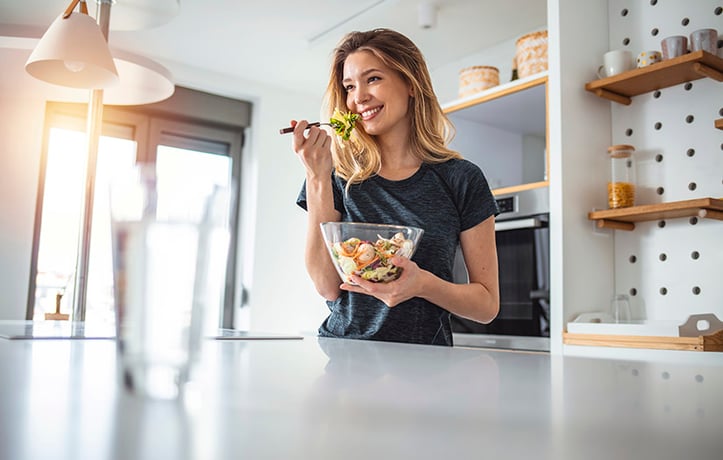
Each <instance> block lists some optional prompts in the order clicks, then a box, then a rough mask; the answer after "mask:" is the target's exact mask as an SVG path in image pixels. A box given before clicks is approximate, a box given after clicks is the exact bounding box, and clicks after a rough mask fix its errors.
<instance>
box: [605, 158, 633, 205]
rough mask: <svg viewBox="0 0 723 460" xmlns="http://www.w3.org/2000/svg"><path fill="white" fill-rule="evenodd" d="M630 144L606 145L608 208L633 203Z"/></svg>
mask: <svg viewBox="0 0 723 460" xmlns="http://www.w3.org/2000/svg"><path fill="white" fill-rule="evenodd" d="M634 151H635V147H633V146H632V145H613V146H610V147H608V154H609V156H610V181H609V182H608V206H609V207H610V209H615V208H625V207H628V206H633V205H634V204H635V161H634V158H633V152H634Z"/></svg>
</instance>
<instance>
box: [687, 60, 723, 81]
mask: <svg viewBox="0 0 723 460" xmlns="http://www.w3.org/2000/svg"><path fill="white" fill-rule="evenodd" d="M693 71H694V72H695V73H697V74H698V75H702V76H704V77H708V78H712V79H713V80H716V81H723V72H720V71H718V70H716V69H714V68H713V67H709V66H707V65H705V64H701V63H700V62H696V63H695V64H693Z"/></svg>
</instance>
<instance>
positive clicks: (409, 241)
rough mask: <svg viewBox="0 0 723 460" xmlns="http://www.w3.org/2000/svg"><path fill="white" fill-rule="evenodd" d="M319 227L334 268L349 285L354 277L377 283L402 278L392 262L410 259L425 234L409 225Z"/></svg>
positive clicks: (334, 224)
mask: <svg viewBox="0 0 723 460" xmlns="http://www.w3.org/2000/svg"><path fill="white" fill-rule="evenodd" d="M320 226H321V233H322V235H323V236H324V241H325V243H326V247H327V249H328V250H329V256H330V257H331V260H332V262H333V263H334V267H335V268H336V271H337V272H338V273H339V276H340V277H341V279H342V281H344V282H346V283H350V282H351V275H352V274H356V275H359V276H361V277H362V278H364V279H366V280H369V281H373V282H376V283H387V282H389V281H394V280H395V279H397V278H399V276H400V275H401V274H402V269H401V268H399V267H396V266H394V265H393V264H392V263H391V261H390V259H391V258H392V256H394V255H398V256H402V257H406V258H411V257H412V256H413V255H414V252H415V251H416V250H417V246H418V244H419V241H420V240H421V238H422V235H423V234H424V230H423V229H421V228H417V227H410V226H407V225H389V224H371V223H363V222H323V223H321V224H320Z"/></svg>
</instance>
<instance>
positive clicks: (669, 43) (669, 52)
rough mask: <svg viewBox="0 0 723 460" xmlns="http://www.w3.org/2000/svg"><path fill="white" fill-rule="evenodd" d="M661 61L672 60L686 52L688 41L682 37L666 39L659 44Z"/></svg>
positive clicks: (675, 36)
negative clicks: (661, 54) (661, 51)
mask: <svg viewBox="0 0 723 460" xmlns="http://www.w3.org/2000/svg"><path fill="white" fill-rule="evenodd" d="M660 49H662V50H663V59H672V58H675V57H678V56H682V55H684V54H685V53H687V52H688V39H687V38H686V37H684V36H682V35H673V36H671V37H666V38H664V39H663V40H662V41H661V42H660Z"/></svg>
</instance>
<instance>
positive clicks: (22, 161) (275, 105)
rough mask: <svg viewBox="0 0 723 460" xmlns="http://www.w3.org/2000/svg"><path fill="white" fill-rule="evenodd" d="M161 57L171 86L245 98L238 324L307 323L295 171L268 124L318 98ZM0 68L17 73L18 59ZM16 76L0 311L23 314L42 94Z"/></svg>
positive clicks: (0, 252)
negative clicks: (242, 295)
mask: <svg viewBox="0 0 723 460" xmlns="http://www.w3.org/2000/svg"><path fill="white" fill-rule="evenodd" d="M19 62H22V61H21V60H19ZM164 64H165V65H166V66H167V67H168V68H169V69H170V70H171V72H172V73H173V74H174V78H175V80H176V83H177V84H178V85H180V86H186V87H189V88H193V89H198V90H202V91H206V92H210V93H215V94H219V95H223V96H227V97H234V98H238V99H243V100H248V101H251V102H252V103H253V109H252V110H253V112H252V126H251V127H250V128H249V129H248V132H247V140H246V145H245V147H244V150H243V162H244V164H243V174H244V177H243V184H242V193H243V198H242V200H243V203H242V213H243V214H242V227H243V228H242V235H241V239H242V240H241V247H240V250H241V257H242V270H241V273H240V275H239V278H241V280H240V281H242V282H243V284H244V285H245V286H246V288H247V290H248V292H249V298H248V303H247V305H246V306H244V307H243V308H242V309H240V310H237V317H238V325H239V326H242V327H249V326H250V327H253V328H255V329H258V330H264V331H284V332H289V331H308V330H316V329H317V328H318V326H319V324H320V323H321V321H322V320H323V318H324V317H325V315H326V312H327V308H326V305H325V304H324V302H323V300H322V299H321V297H319V296H318V295H317V294H316V292H315V291H314V289H313V287H312V285H311V282H310V281H309V280H308V277H307V275H306V271H305V269H304V265H303V260H304V258H303V244H304V239H305V232H306V216H305V213H304V212H303V211H302V210H301V209H299V208H298V207H297V206H296V204H295V201H296V196H297V194H298V192H299V188H300V186H301V184H302V181H303V178H304V172H303V168H302V166H301V164H300V162H299V160H298V159H297V158H296V157H295V155H294V153H293V151H292V150H291V148H290V142H291V140H290V138H289V137H288V136H281V135H279V134H278V129H279V128H280V127H283V126H287V124H288V121H289V120H290V119H291V118H306V117H308V118H316V117H318V114H319V103H320V97H314V96H309V95H304V94H297V93H291V92H288V91H283V90H279V89H277V88H272V87H268V86H264V85H261V84H257V83H252V82H245V81H241V80H238V79H235V78H231V77H228V76H224V75H218V74H209V73H207V72H204V71H201V70H198V69H193V68H188V67H185V66H180V65H175V64H174V63H164ZM4 71H5V72H24V70H23V69H22V66H16V67H11V68H6V69H4ZM18 81H20V82H21V84H20V85H21V86H19V87H18V86H16V87H13V88H8V87H3V88H0V89H1V90H2V91H0V171H1V174H2V180H0V224H1V225H0V293H1V294H2V300H1V301H0V319H24V318H25V309H26V303H27V294H28V293H27V286H28V279H29V273H30V252H31V245H32V232H33V225H34V213H35V203H36V194H37V187H38V171H39V162H40V152H41V142H42V129H43V117H44V111H45V100H44V94H43V93H42V92H38V91H37V87H36V86H33V87H32V88H30V87H28V88H23V87H22V82H23V81H28V80H27V79H26V78H25V77H24V76H21V75H19V78H18ZM324 83H325V82H321V85H320V86H321V87H322V89H323V84H324ZM28 86H30V83H28ZM41 88H42V87H41ZM319 94H321V93H319Z"/></svg>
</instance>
